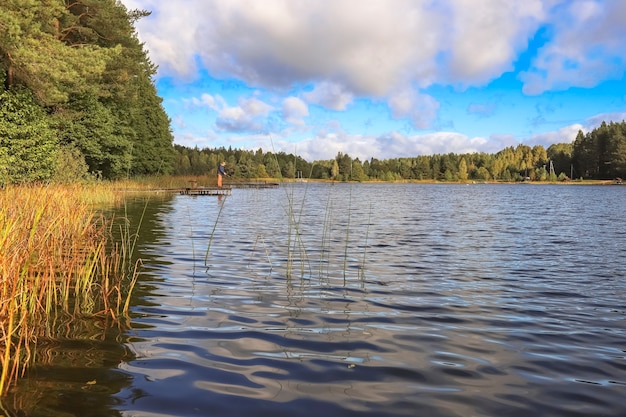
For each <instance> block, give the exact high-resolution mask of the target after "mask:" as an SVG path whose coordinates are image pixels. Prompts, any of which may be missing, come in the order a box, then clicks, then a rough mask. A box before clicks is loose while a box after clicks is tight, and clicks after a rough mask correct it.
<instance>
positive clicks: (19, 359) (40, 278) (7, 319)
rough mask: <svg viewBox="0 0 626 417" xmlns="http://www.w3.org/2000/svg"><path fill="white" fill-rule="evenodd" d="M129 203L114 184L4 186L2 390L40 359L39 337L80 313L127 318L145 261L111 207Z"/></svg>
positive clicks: (108, 320)
mask: <svg viewBox="0 0 626 417" xmlns="http://www.w3.org/2000/svg"><path fill="white" fill-rule="evenodd" d="M121 202H122V197H121V196H120V195H119V192H117V191H115V190H114V187H112V186H111V185H89V186H85V185H24V186H8V187H4V188H3V189H2V190H1V192H0V276H1V277H2V282H1V284H0V319H1V320H0V340H1V342H2V343H0V364H1V366H2V372H1V374H0V395H4V394H6V393H7V390H8V389H9V388H10V386H11V384H12V383H14V382H15V381H16V380H17V379H18V378H19V377H21V376H23V374H24V372H25V371H26V370H27V368H28V366H29V365H30V364H31V363H33V361H34V360H35V359H36V356H37V355H36V349H37V345H38V342H40V341H42V342H44V341H46V340H50V339H54V337H55V335H57V334H58V333H60V332H63V331H64V330H63V329H64V328H69V327H70V326H69V325H70V323H74V322H75V321H77V319H81V320H82V319H94V320H99V321H100V322H102V323H105V324H106V326H111V325H118V326H119V325H124V324H125V323H124V321H125V320H126V319H127V314H128V309H129V297H130V294H131V293H132V289H133V286H134V284H135V282H136V279H137V276H138V269H137V266H138V265H137V264H136V263H132V261H131V258H132V253H131V251H132V247H133V241H132V235H131V233H130V227H129V225H125V226H120V227H119V229H116V228H115V226H114V224H118V223H120V222H119V221H116V222H115V223H114V222H113V219H112V218H111V216H109V217H107V216H106V215H105V212H104V210H103V208H106V207H112V206H114V205H115V204H120V203H121ZM122 223H123V222H122ZM73 325H75V324H73Z"/></svg>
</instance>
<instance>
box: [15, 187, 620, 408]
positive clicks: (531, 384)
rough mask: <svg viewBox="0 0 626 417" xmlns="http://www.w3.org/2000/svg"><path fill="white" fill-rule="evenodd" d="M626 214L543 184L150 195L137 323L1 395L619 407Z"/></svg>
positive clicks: (578, 192) (595, 198) (591, 194)
mask: <svg viewBox="0 0 626 417" xmlns="http://www.w3.org/2000/svg"><path fill="white" fill-rule="evenodd" d="M625 207H626V187H624V186H583V185H532V184H509V185H504V184H502V185H495V184H469V185H443V184H345V183H339V184H321V183H294V184H284V185H282V186H281V187H280V188H277V189H264V190H255V189H234V190H233V195H232V196H228V197H221V198H218V197H206V196H203V197H191V196H182V195H174V196H168V197H159V198H156V197H155V198H149V199H137V200H136V201H133V202H130V203H129V204H128V205H127V207H126V208H125V211H126V212H127V215H128V216H129V217H130V218H131V219H133V224H135V225H136V224H137V223H138V221H139V220H138V219H139V218H143V220H142V223H141V228H140V230H139V235H138V236H139V237H138V241H137V247H136V251H137V255H138V256H139V257H140V258H142V259H143V270H142V271H143V272H142V274H141V277H140V282H139V284H138V287H137V288H136V290H135V293H134V296H133V307H132V319H131V321H130V323H129V325H128V326H126V327H123V328H107V327H106V326H104V325H102V326H101V328H102V329H105V330H103V331H102V332H100V333H98V332H92V333H93V334H96V335H97V336H93V337H88V338H84V339H82V340H81V338H79V337H67V338H65V339H63V340H59V341H57V342H56V343H55V344H54V345H53V347H51V348H49V349H47V350H45V352H46V353H47V354H48V355H49V356H50V360H49V361H48V362H47V364H46V365H45V366H44V365H40V366H39V365H38V366H35V367H33V369H32V370H31V372H29V374H28V377H26V378H24V380H22V381H21V382H20V384H19V385H18V387H17V393H18V394H16V395H15V396H13V397H11V398H10V399H9V400H5V404H4V406H5V408H6V409H7V410H9V411H7V415H9V414H10V413H15V415H18V414H19V412H20V411H19V410H29V413H30V414H28V415H32V416H34V415H41V416H44V415H45V416H52V415H54V416H133V417H139V416H146V417H157V416H158V417H168V416H180V417H186V416H259V417H264V416H267V417H281V416H285V417H287V416H288V417H293V416H295V415H297V416H300V417H302V416H316V417H318V416H320V415H322V416H324V415H326V416H333V417H337V416H372V417H373V416H377V417H378V416H383V417H385V416H389V417H394V416H428V417H457V416H458V417H461V416H463V417H466V416H507V417H514V416H520V417H521V416H523V417H527V416H534V417H537V416H567V417H572V416H615V417H617V416H623V415H626V402H625V401H624V398H626V307H625V306H624V300H625V298H626V289H625V284H626V258H625V257H626V220H625V218H624V208H625ZM92 327H93V328H100V327H98V325H97V324H94V325H93V326H92Z"/></svg>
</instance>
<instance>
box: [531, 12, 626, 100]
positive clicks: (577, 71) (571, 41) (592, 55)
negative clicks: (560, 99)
mask: <svg viewBox="0 0 626 417" xmlns="http://www.w3.org/2000/svg"><path fill="white" fill-rule="evenodd" d="M552 12H553V14H554V16H553V18H552V28H553V30H554V37H553V39H551V41H550V42H549V43H548V44H546V45H545V46H544V47H543V48H541V49H540V50H539V53H538V55H537V57H536V58H535V60H534V61H533V63H532V67H531V68H530V69H529V70H528V71H526V72H524V73H521V74H520V79H521V80H522V81H523V82H524V93H526V94H531V95H534V94H541V93H543V92H545V91H554V90H566V89H568V88H570V87H587V88H588V87H594V86H596V85H598V84H599V83H600V82H602V81H605V80H607V79H619V78H621V77H622V76H623V75H624V62H625V61H626V48H624V44H623V39H626V26H625V25H624V21H626V2H624V1H623V0H603V1H597V0H596V1H591V0H576V1H571V2H567V3H565V4H564V5H563V6H562V7H557V8H555V9H553V11H552Z"/></svg>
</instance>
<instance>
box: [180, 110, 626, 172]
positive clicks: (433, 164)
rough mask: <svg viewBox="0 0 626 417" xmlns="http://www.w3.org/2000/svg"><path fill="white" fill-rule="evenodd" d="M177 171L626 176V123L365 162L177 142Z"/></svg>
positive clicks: (348, 158) (338, 156)
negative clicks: (564, 136) (551, 139)
mask: <svg viewBox="0 0 626 417" xmlns="http://www.w3.org/2000/svg"><path fill="white" fill-rule="evenodd" d="M174 149H175V152H176V161H175V169H174V172H175V173H176V174H177V175H205V174H208V173H213V172H216V170H217V165H218V164H219V162H220V161H226V165H227V167H228V169H229V173H230V175H231V176H233V177H235V178H311V179H328V180H336V181H402V180H414V181H416V180H418V181H419V180H422V181H470V180H471V181H505V182H515V181H568V180H571V179H615V178H623V177H624V176H626V122H621V123H613V122H611V123H609V124H607V123H604V122H603V123H602V125H601V126H600V127H598V128H597V129H594V130H593V131H591V132H588V133H587V134H583V132H582V131H579V132H578V136H577V137H576V140H575V141H574V142H573V143H559V144H554V145H551V146H549V147H548V149H546V148H545V147H543V146H541V145H536V146H533V147H530V146H528V145H523V144H520V145H517V146H515V147H507V148H505V149H503V150H501V151H499V152H497V153H496V154H488V153H467V154H455V153H448V154H441V155H421V156H416V157H411V158H392V159H385V160H379V159H376V158H371V159H369V160H365V161H361V160H360V159H359V158H352V157H350V156H349V155H348V154H343V153H339V154H337V156H336V157H335V158H334V159H330V160H324V161H315V162H308V161H306V160H304V159H303V158H301V157H299V156H297V155H293V154H286V153H283V152H280V153H272V152H266V153H264V152H263V150H262V149H258V150H256V151H245V150H233V149H231V148H228V149H226V148H224V147H221V148H213V149H211V148H206V149H198V148H188V147H184V146H180V145H174Z"/></svg>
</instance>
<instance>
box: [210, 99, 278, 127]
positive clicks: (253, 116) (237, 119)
mask: <svg viewBox="0 0 626 417" xmlns="http://www.w3.org/2000/svg"><path fill="white" fill-rule="evenodd" d="M272 110H273V107H272V106H270V105H269V104H267V103H264V102H263V101H261V100H259V99H257V98H256V97H251V98H241V99H239V105H238V106H235V107H228V106H226V107H224V108H222V109H221V110H220V112H219V115H218V118H217V120H216V122H215V124H216V126H217V128H218V129H220V130H223V131H227V132H259V131H264V130H265V129H266V126H265V118H266V116H267V115H268V114H269V113H270V112H271V111H272Z"/></svg>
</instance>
